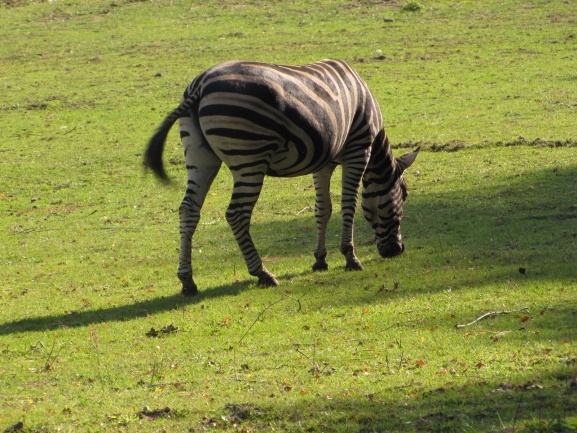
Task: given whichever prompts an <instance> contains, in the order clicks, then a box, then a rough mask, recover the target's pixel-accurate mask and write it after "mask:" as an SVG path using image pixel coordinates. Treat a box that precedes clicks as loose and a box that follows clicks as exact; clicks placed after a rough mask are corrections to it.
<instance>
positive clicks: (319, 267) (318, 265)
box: [313, 262, 329, 272]
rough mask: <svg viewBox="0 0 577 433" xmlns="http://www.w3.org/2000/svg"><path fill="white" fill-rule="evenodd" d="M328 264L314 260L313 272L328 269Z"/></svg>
mask: <svg viewBox="0 0 577 433" xmlns="http://www.w3.org/2000/svg"><path fill="white" fill-rule="evenodd" d="M328 270H329V265H328V264H327V263H326V262H316V263H315V264H314V265H313V272H323V271H328Z"/></svg>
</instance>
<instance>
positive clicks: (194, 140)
mask: <svg viewBox="0 0 577 433" xmlns="http://www.w3.org/2000/svg"><path fill="white" fill-rule="evenodd" d="M177 120H178V122H179V126H180V136H181V142H182V146H183V148H184V154H185V162H186V169H187V176H188V184H187V189H186V192H185V195H184V198H183V200H182V203H181V205H180V208H179V214H180V238H181V250H180V265H179V268H178V272H177V275H178V277H179V279H180V280H181V282H182V293H183V294H184V295H194V294H196V293H197V287H196V284H195V283H194V281H193V279H192V258H191V251H192V249H191V241H192V236H193V234H194V231H195V230H196V227H197V224H198V222H199V219H200V210H201V208H202V205H203V203H204V199H205V197H206V194H207V192H208V190H209V188H210V185H211V184H212V181H213V180H214V178H215V177H216V175H217V173H218V171H219V170H220V167H221V164H222V163H223V162H224V163H225V165H227V166H228V167H229V169H230V171H231V173H232V177H233V182H234V186H233V192H232V197H231V200H230V203H229V206H228V208H227V211H226V219H227V222H228V223H229V224H230V226H231V228H232V231H233V233H234V235H235V238H236V241H237V243H238V245H239V247H240V250H241V252H242V254H243V257H244V259H245V262H246V264H247V268H248V271H249V273H250V274H251V275H253V276H256V277H257V278H258V283H259V285H262V286H272V285H277V284H278V281H277V280H276V278H275V277H274V275H272V274H271V273H270V272H269V271H268V270H267V269H266V268H265V267H264V265H263V263H262V260H261V257H260V255H259V254H258V252H257V250H256V248H255V246H254V243H253V241H252V238H251V236H250V219H251V215H252V211H253V208H254V205H255V204H256V202H257V200H258V196H259V194H260V191H261V188H262V184H263V179H264V177H265V176H266V175H268V176H275V177H291V176H300V175H306V174H312V176H313V180H314V185H315V193H316V202H315V219H316V222H317V230H318V231H317V245H316V248H315V251H314V256H315V259H316V261H315V263H314V265H313V270H315V271H321V270H326V269H328V264H327V262H326V255H327V251H326V247H325V235H326V228H327V223H328V221H329V218H330V216H331V213H332V203H331V197H330V179H331V175H332V173H333V172H334V170H335V168H336V167H337V166H338V165H341V167H342V199H341V218H342V231H341V242H340V250H341V252H342V254H343V255H344V256H345V260H346V265H345V269H347V270H361V269H362V265H361V262H360V261H359V260H358V258H357V257H356V256H355V253H354V245H353V225H354V217H355V211H356V208H357V204H358V193H359V190H360V188H361V184H362V185H363V192H362V210H363V215H364V216H365V218H366V219H367V221H368V222H369V223H370V224H371V226H372V227H373V229H374V231H375V236H376V239H377V248H378V251H379V254H380V255H381V256H382V257H393V256H395V255H398V254H400V253H402V252H403V251H404V244H403V242H402V237H401V232H400V221H401V217H402V211H403V204H404V201H405V199H406V197H407V188H406V185H405V182H404V180H403V177H402V174H403V171H404V170H405V169H407V168H408V167H409V166H410V165H411V164H412V163H413V161H414V160H415V158H416V156H417V151H418V149H417V150H416V151H414V152H410V153H408V154H406V155H403V156H401V157H398V158H394V157H393V155H392V152H391V148H390V146H389V140H388V137H387V135H386V133H385V131H384V129H383V124H382V115H381V111H380V108H379V105H378V103H377V101H376V99H375V98H374V96H373V95H372V94H371V92H370V90H369V89H368V87H367V85H366V84H365V82H364V81H363V80H362V79H361V77H360V76H359V75H358V74H357V73H356V72H355V71H354V70H353V69H352V68H351V67H350V66H349V65H348V64H347V63H345V62H344V61H341V60H323V61H320V62H316V63H312V64H309V65H304V66H283V65H273V64H266V63H256V62H242V61H234V62H227V63H223V64H220V65H217V66H215V67H213V68H210V69H208V70H206V71H204V72H202V73H201V74H200V75H198V76H197V77H196V78H195V79H194V80H193V81H192V83H191V84H190V85H189V86H188V87H187V89H186V90H185V92H184V95H183V98H182V102H181V103H180V105H179V106H178V107H177V108H176V109H175V110H173V111H172V112H171V113H170V114H169V115H168V116H167V117H166V118H165V119H164V121H163V122H162V123H161V125H160V126H159V128H158V129H157V130H156V132H155V133H154V135H153V136H152V138H151V139H150V141H149V143H148V146H147V148H146V150H145V153H144V166H145V167H147V168H150V169H152V171H153V172H154V173H155V174H156V175H157V176H158V178H160V179H162V180H164V181H168V176H167V173H166V171H165V170H164V166H163V162H162V154H163V149H164V145H165V142H166V138H167V136H168V133H169V130H170V129H171V127H172V126H173V125H174V123H175V122H176V121H177Z"/></svg>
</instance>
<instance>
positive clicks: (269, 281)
mask: <svg viewBox="0 0 577 433" xmlns="http://www.w3.org/2000/svg"><path fill="white" fill-rule="evenodd" d="M258 285H259V286H260V287H276V286H278V281H277V279H276V278H275V277H274V275H273V274H271V273H270V272H268V271H265V272H263V273H262V274H260V275H259V276H258Z"/></svg>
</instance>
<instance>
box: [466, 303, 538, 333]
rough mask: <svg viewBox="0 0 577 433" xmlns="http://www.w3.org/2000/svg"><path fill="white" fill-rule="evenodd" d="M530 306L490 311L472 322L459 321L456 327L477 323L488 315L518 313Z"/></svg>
mask: <svg viewBox="0 0 577 433" xmlns="http://www.w3.org/2000/svg"><path fill="white" fill-rule="evenodd" d="M528 309H529V307H523V308H519V309H518V310H511V311H507V310H503V311H489V312H488V313H485V314H483V315H482V316H479V317H477V318H476V319H475V320H473V321H472V322H469V323H466V324H464V325H459V324H458V323H457V324H456V325H455V328H457V329H459V328H464V327H465V326H469V325H472V324H473V323H477V322H478V321H480V320H483V319H485V318H486V317H490V316H496V315H498V314H510V313H518V312H519V311H526V310H528Z"/></svg>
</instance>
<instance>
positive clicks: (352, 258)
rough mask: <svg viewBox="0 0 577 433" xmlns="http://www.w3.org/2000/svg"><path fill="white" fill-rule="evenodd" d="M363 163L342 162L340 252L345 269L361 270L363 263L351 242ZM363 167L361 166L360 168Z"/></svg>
mask: <svg viewBox="0 0 577 433" xmlns="http://www.w3.org/2000/svg"><path fill="white" fill-rule="evenodd" d="M365 165H366V163H364V164H356V163H347V164H343V180H342V201H341V217H342V232H341V245H340V250H341V253H342V254H343V255H344V256H345V259H346V265H345V271H362V270H363V265H362V264H361V261H360V260H359V259H358V258H357V256H356V255H355V246H354V242H353V231H354V224H355V212H356V209H357V201H358V196H359V189H360V187H361V178H362V176H363V172H364V167H365ZM361 167H363V168H361Z"/></svg>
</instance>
